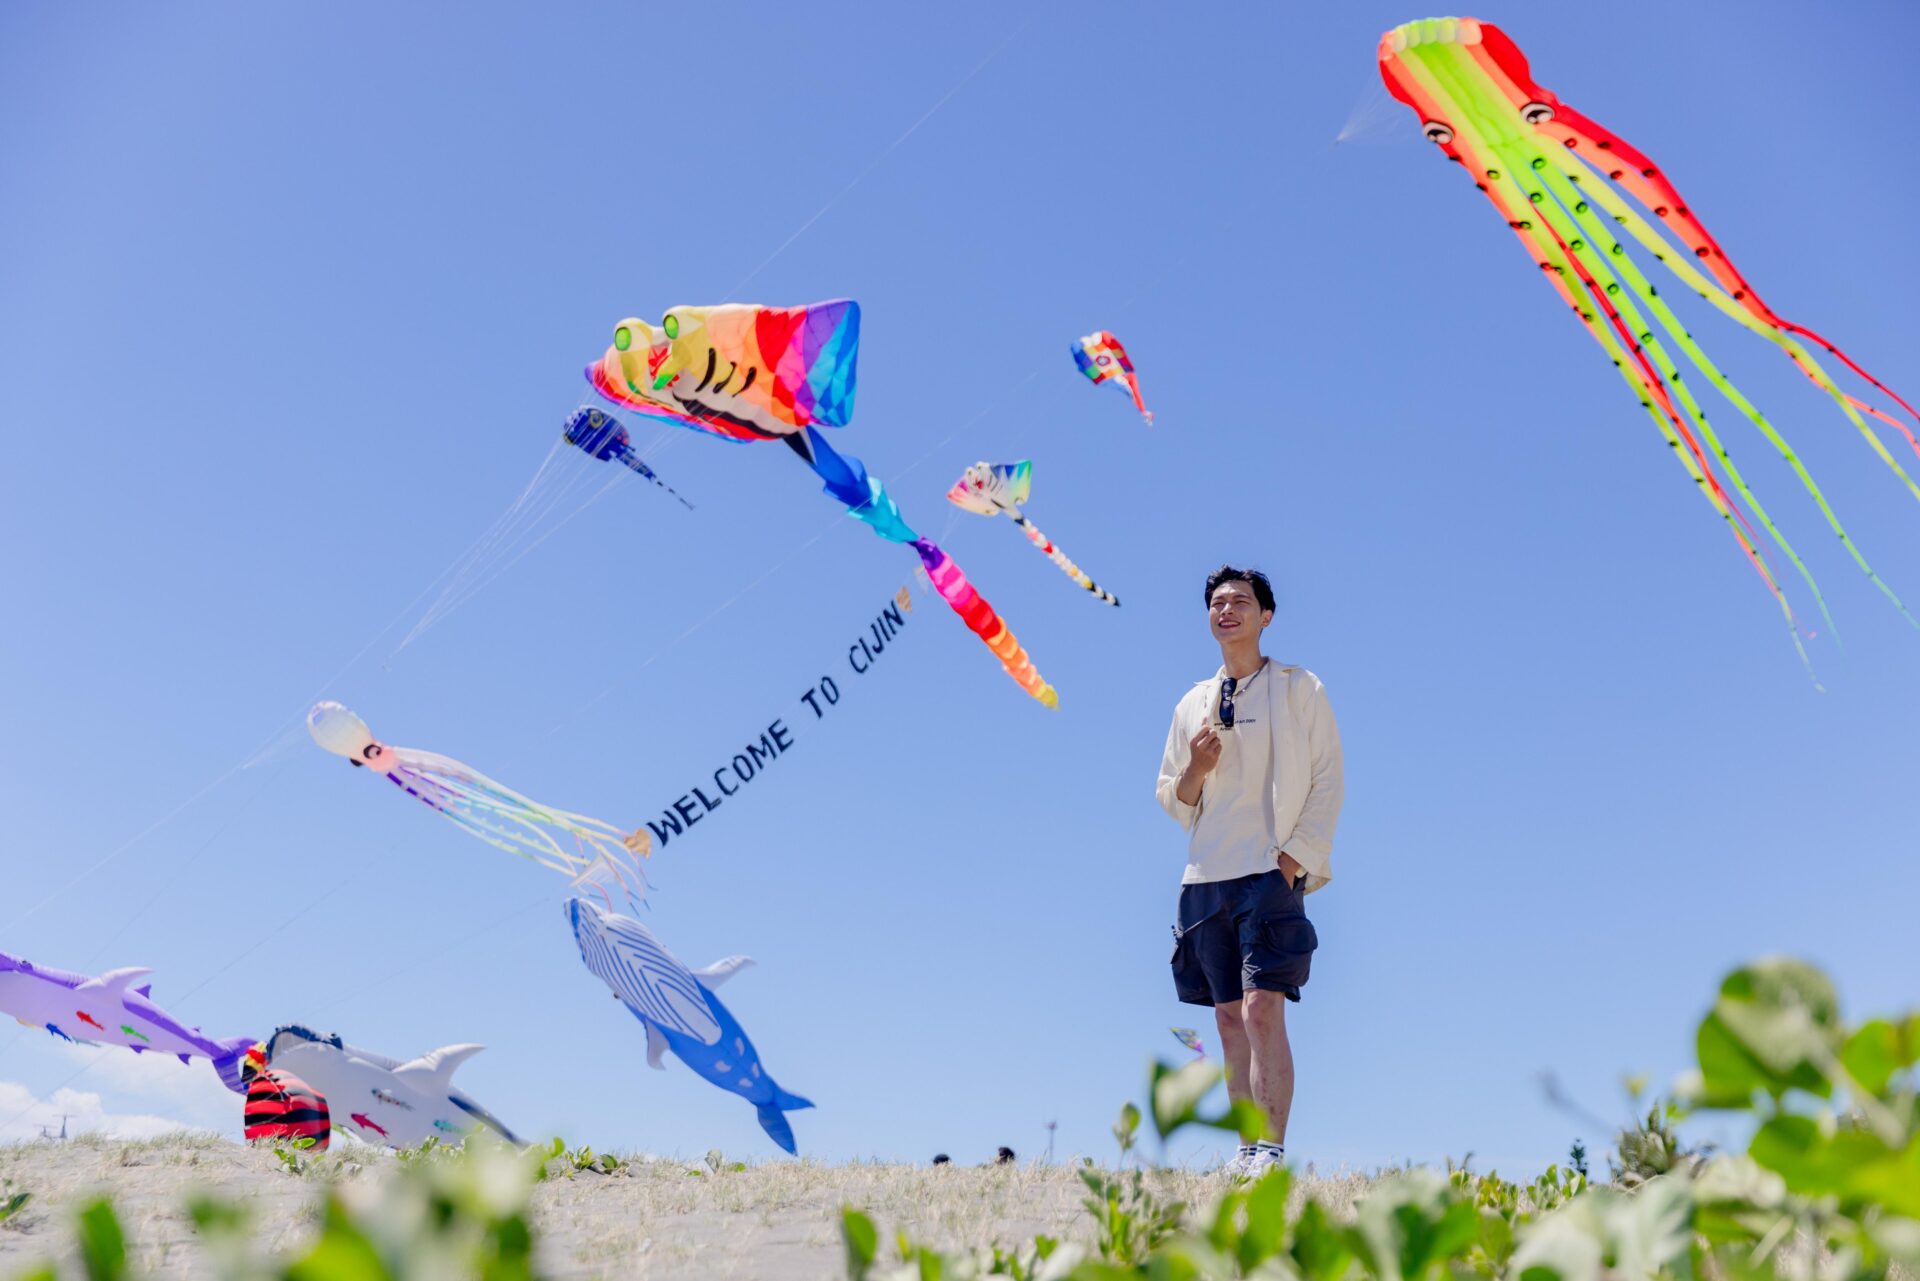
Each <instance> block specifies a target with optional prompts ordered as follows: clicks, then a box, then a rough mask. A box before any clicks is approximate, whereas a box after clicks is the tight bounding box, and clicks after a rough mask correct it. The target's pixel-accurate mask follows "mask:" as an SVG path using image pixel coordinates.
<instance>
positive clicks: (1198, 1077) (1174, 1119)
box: [1153, 1059, 1220, 1139]
mask: <svg viewBox="0 0 1920 1281" xmlns="http://www.w3.org/2000/svg"><path fill="white" fill-rule="evenodd" d="M1219 1083H1220V1069H1219V1068H1218V1067H1216V1066H1214V1064H1213V1063H1212V1061H1211V1060H1208V1059H1195V1060H1194V1061H1193V1062H1191V1063H1186V1064H1182V1065H1181V1066H1180V1067H1177V1068H1170V1067H1168V1066H1167V1065H1166V1064H1165V1063H1155V1064H1154V1065H1153V1128H1154V1130H1155V1131H1156V1132H1157V1133H1158V1134H1159V1136H1160V1137H1161V1138H1162V1139H1164V1138H1166V1137H1167V1136H1168V1135H1170V1134H1172V1133H1173V1132H1174V1131H1175V1130H1178V1129H1179V1128H1180V1127H1181V1126H1183V1125H1187V1124H1190V1123H1191V1122H1193V1121H1194V1120H1195V1119H1196V1118H1195V1115H1194V1109H1195V1108H1197V1107H1198V1106H1199V1105H1200V1100H1201V1099H1204V1098H1205V1097H1206V1096H1207V1092H1208V1091H1210V1090H1212V1089H1213V1087H1214V1086H1216V1085H1218V1084H1219Z"/></svg>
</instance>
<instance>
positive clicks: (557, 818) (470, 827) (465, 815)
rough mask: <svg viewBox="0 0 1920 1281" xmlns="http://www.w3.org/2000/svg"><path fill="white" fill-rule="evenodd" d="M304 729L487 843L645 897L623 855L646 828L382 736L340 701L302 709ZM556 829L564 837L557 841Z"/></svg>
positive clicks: (603, 890) (639, 850)
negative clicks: (551, 802)
mask: <svg viewBox="0 0 1920 1281" xmlns="http://www.w3.org/2000/svg"><path fill="white" fill-rule="evenodd" d="M307 732H308V733H309V734H311V735H312V736H313V741H314V742H315V743H318V744H319V745H320V746H321V747H324V748H326V749H327V750H328V751H329V752H332V753H333V754H334V755H335V756H344V757H345V758H346V759H347V760H348V761H350V762H352V763H353V764H354V765H359V766H364V767H366V768H367V769H368V770H371V771H372V772H373V773H375V774H380V775H384V776H385V777H386V779H387V781H388V782H390V783H393V784H394V785H395V786H397V787H398V788H399V789H400V790H401V791H403V792H405V793H406V794H407V795H409V796H411V797H413V798H414V799H415V800H418V801H421V802H423V803H424V804H426V805H427V806H428V807H429V808H431V809H433V810H436V811H438V812H439V813H440V814H441V815H443V816H444V817H446V818H448V819H451V820H452V821H453V822H455V823H458V824H459V825H460V826H461V827H463V828H465V829H466V830H467V831H468V832H470V833H472V834H473V835H474V836H477V837H479V838H480V839H481V840H483V841H485V842H486V843H487V844H489V845H492V846H494V847H496V848H498V849H503V850H505V851H507V853H509V854H518V855H519V856H520V857H521V858H524V859H530V860H532V861H533V862H535V863H538V864H539V865H540V866H542V867H545V868H550V869H552V870H553V871H556V872H560V873H562V874H564V875H566V876H567V877H569V878H571V880H572V883H573V884H574V885H575V886H586V887H589V888H591V889H594V890H595V891H597V892H598V893H600V894H601V895H602V896H603V897H605V896H606V895H607V891H608V890H609V889H610V888H618V889H619V890H620V891H621V892H622V894H623V895H625V897H626V898H627V899H628V901H629V902H634V901H638V900H639V899H642V898H644V897H645V894H646V878H645V877H644V876H642V875H641V873H640V870H639V868H638V867H637V866H635V865H634V864H633V863H632V861H631V860H630V859H629V858H628V857H627V856H628V855H640V856H645V855H647V854H650V853H651V852H652V850H653V837H652V835H651V834H650V833H649V832H648V831H647V829H646V828H644V827H643V828H640V829H638V830H637V831H634V832H631V833H626V834H622V833H621V831H620V829H619V828H617V827H613V826H612V825H610V824H607V823H603V822H601V821H600V820H599V819H597V818H589V817H587V816H586V815H585V814H574V813H571V812H569V811H567V810H556V809H550V808H549V807H547V806H545V805H542V804H541V803H540V802H538V801H536V800H532V799H530V798H528V797H525V796H522V795H521V794H520V793H518V792H516V791H514V790H513V789H512V788H510V787H506V786H504V785H502V784H500V783H496V782H494V781H493V780H492V779H490V778H488V777H487V776H486V775H485V774H482V773H481V772H480V771H479V770H476V769H474V768H473V767H472V766H471V765H464V764H462V763H461V762H459V761H456V760H454V759H452V758H451V757H447V756H441V755H440V754H438V753H437V752H423V751H421V750H420V749H419V748H415V747H394V746H391V745H390V744H387V743H383V742H381V741H380V740H379V739H377V738H375V737H374V736H373V731H372V730H370V729H368V728H367V723H366V722H365V721H363V720H361V719H360V718H359V717H358V716H356V715H354V714H353V713H352V712H351V711H349V710H348V709H347V708H345V707H342V706H341V705H340V704H339V703H335V702H331V701H328V702H320V703H315V704H314V705H313V707H312V709H311V710H309V711H308V712H307ZM555 833H559V834H561V835H563V836H566V837H567V838H569V839H568V840H567V842H566V843H565V844H562V843H561V842H559V841H557V840H555V839H554V834H555ZM609 901H610V900H609Z"/></svg>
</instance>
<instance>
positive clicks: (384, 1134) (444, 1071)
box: [266, 1026, 520, 1148]
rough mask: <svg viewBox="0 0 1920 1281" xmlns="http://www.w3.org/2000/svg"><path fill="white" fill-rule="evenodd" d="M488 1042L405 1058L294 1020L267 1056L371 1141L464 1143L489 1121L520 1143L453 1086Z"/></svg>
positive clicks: (338, 1120)
mask: <svg viewBox="0 0 1920 1281" xmlns="http://www.w3.org/2000/svg"><path fill="white" fill-rule="evenodd" d="M485 1048H486V1047H485V1046H483V1045H449V1046H445V1047H443V1048H441V1049H438V1050H435V1051H433V1052H432V1053H431V1054H422V1055H421V1056H420V1057H419V1058H417V1059H409V1060H408V1061H407V1062H405V1063H401V1062H399V1061H398V1060H395V1059H390V1058H388V1057H387V1056H386V1055H384V1054H375V1053H373V1052H372V1051H371V1050H362V1049H357V1048H355V1047H354V1046H351V1045H348V1044H346V1043H345V1042H344V1041H342V1040H341V1039H340V1038H339V1037H337V1036H320V1035H318V1034H316V1033H314V1032H310V1031H308V1030H307V1029H306V1028H303V1027H297V1026H293V1027H283V1028H277V1029H275V1031H274V1034H273V1038H272V1039H271V1040H269V1041H268V1042H267V1052H266V1057H267V1063H268V1065H269V1066H271V1067H273V1068H276V1069H279V1070H282V1071H286V1072H290V1073H292V1074H293V1075H294V1076H297V1077H299V1078H300V1080H302V1081H304V1082H306V1084H308V1085H309V1086H311V1087H313V1089H314V1090H315V1091H316V1092H318V1093H319V1094H320V1095H321V1096H323V1097H324V1098H325V1099H326V1101H327V1107H328V1109H329V1110H330V1111H331V1112H332V1114H333V1123H334V1125H335V1126H337V1127H339V1128H341V1129H344V1130H347V1131H348V1132H349V1133H351V1134H353V1135H355V1136H357V1137H359V1138H362V1139H365V1140H366V1141H367V1142H369V1143H381V1144H385V1145H386V1146H387V1147H390V1148H410V1147H417V1146H418V1145H419V1144H421V1143H422V1142H424V1141H426V1140H427V1139H438V1140H440V1141H441V1142H442V1143H447V1144H452V1145H454V1146H458V1145H459V1144H461V1143H464V1142H466V1137H467V1135H468V1134H470V1133H472V1132H473V1131H474V1130H477V1129H480V1128H483V1127H484V1128H486V1129H489V1130H492V1131H494V1132H495V1133H496V1134H498V1135H500V1137H501V1138H503V1139H505V1140H507V1142H509V1143H518V1142H520V1140H519V1139H518V1138H516V1137H515V1136H514V1133H513V1131H511V1130H509V1129H507V1127H506V1126H504V1125H502V1124H501V1123H500V1121H499V1119H498V1118H497V1117H495V1116H494V1115H493V1113H491V1112H489V1111H487V1110H486V1109H485V1108H484V1107H482V1106H480V1104H479V1103H477V1102H475V1101H474V1100H473V1099H472V1098H471V1097H469V1096H468V1095H467V1094H466V1093H465V1092H463V1091H460V1090H456V1089H454V1088H453V1073H454V1070H455V1069H456V1068H458V1067H459V1066H460V1065H461V1064H462V1063H465V1062H466V1061H467V1060H468V1059H470V1058H472V1057H473V1056H474V1055H476V1054H478V1053H480V1051H481V1050H483V1049H485Z"/></svg>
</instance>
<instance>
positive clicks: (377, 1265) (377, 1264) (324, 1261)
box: [286, 1201, 393, 1281]
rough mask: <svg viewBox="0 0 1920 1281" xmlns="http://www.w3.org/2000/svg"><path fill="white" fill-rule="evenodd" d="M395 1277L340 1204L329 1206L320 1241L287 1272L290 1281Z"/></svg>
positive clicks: (385, 1280)
mask: <svg viewBox="0 0 1920 1281" xmlns="http://www.w3.org/2000/svg"><path fill="white" fill-rule="evenodd" d="M392 1276H393V1274H392V1273H391V1272H389V1271H388V1270H387V1265H386V1264H385V1262H383V1261H382V1260H381V1258H380V1252H379V1251H378V1250H376V1249H374V1248H373V1242H371V1241H369V1240H368V1239H367V1237H366V1234H365V1233H363V1232H362V1231H361V1230H360V1229H359V1228H358V1227H357V1226H356V1225H355V1224H354V1223H353V1221H352V1219H351V1217H350V1216H349V1215H348V1214H347V1213H346V1211H345V1210H344V1209H342V1208H341V1206H340V1205H339V1203H338V1202H337V1201H329V1202H328V1205H327V1211H326V1226H325V1228H324V1229H322V1231H321V1233H320V1239H319V1240H318V1241H315V1242H314V1243H313V1248H312V1249H311V1250H309V1251H307V1253H306V1254H305V1255H303V1256H302V1257H300V1258H299V1259H296V1260H294V1262H293V1263H291V1264H290V1265H288V1267H287V1272H286V1277H287V1281H390V1279H391V1278H392Z"/></svg>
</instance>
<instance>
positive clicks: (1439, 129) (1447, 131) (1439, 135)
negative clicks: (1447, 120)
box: [1420, 120, 1453, 147]
mask: <svg viewBox="0 0 1920 1281" xmlns="http://www.w3.org/2000/svg"><path fill="white" fill-rule="evenodd" d="M1420 132H1421V133H1424V134H1426V135H1427V141H1428V142H1437V143H1439V144H1440V145H1441V146H1443V147H1444V146H1446V145H1447V144H1448V143H1450V142H1452V141H1453V129H1452V127H1451V126H1448V125H1443V124H1441V123H1440V122H1439V121H1438V120H1429V121H1427V123H1426V124H1424V125H1422V126H1421V127H1420Z"/></svg>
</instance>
